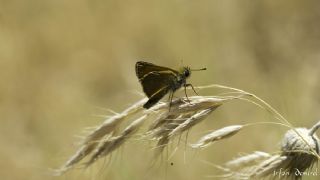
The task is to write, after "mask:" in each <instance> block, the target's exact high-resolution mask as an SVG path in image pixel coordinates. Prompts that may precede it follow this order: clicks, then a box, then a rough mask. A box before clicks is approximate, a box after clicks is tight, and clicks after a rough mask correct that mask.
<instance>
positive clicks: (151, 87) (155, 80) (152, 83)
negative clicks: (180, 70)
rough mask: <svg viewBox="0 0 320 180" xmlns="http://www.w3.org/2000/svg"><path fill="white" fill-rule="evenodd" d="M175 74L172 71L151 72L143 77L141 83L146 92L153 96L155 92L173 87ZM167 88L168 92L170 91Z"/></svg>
mask: <svg viewBox="0 0 320 180" xmlns="http://www.w3.org/2000/svg"><path fill="white" fill-rule="evenodd" d="M175 78H176V77H175V75H174V74H172V73H170V72H163V71H162V72H161V71H160V72H150V73H148V74H147V75H145V76H144V77H143V78H142V79H141V81H140V82H141V85H142V88H143V91H144V92H145V94H146V95H147V96H148V97H149V98H151V97H152V96H153V95H154V94H157V93H158V92H160V91H161V92H162V91H164V90H166V89H168V90H169V89H171V86H172V83H173V81H174V79H175ZM168 90H166V93H167V92H168Z"/></svg>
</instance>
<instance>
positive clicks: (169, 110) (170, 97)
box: [168, 91, 173, 112]
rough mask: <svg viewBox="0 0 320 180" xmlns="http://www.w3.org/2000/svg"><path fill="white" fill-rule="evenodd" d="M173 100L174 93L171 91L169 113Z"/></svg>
mask: <svg viewBox="0 0 320 180" xmlns="http://www.w3.org/2000/svg"><path fill="white" fill-rule="evenodd" d="M172 98H173V91H170V92H169V100H168V101H169V112H170V109H171V103H172Z"/></svg>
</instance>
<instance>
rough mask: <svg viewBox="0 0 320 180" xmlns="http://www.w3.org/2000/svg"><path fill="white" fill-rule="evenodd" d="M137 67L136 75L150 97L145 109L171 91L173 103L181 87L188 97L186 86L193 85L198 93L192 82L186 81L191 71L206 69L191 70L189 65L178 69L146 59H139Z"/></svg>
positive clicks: (170, 98)
mask: <svg viewBox="0 0 320 180" xmlns="http://www.w3.org/2000/svg"><path fill="white" fill-rule="evenodd" d="M135 68H136V75H137V77H138V79H139V81H140V83H141V85H142V88H143V91H144V93H145V94H146V95H147V97H148V98H149V100H148V101H147V102H146V103H145V104H144V105H143V107H144V108H145V109H149V108H150V107H152V106H153V105H155V104H156V103H157V102H159V101H160V99H162V98H163V96H165V95H166V94H167V93H169V100H170V105H171V101H172V98H173V94H174V92H175V91H176V90H178V89H179V88H181V87H184V88H185V94H186V97H187V98H188V96H187V93H186V88H187V87H188V86H191V87H192V89H193V91H194V92H195V93H196V91H195V90H194V88H193V86H192V84H188V83H186V79H187V78H188V77H190V75H191V71H200V70H206V68H202V69H197V70H191V69H190V68H189V67H182V68H181V69H180V70H179V71H177V70H173V69H171V68H168V67H163V66H157V65H155V64H152V63H148V62H144V61H138V62H137V63H136V67H135ZM196 94H197V93H196Z"/></svg>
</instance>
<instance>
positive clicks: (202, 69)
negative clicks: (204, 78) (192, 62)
mask: <svg viewBox="0 0 320 180" xmlns="http://www.w3.org/2000/svg"><path fill="white" fill-rule="evenodd" d="M190 70H191V71H204V70H207V68H201V69H190Z"/></svg>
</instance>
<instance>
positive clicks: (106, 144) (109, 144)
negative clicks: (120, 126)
mask: <svg viewBox="0 0 320 180" xmlns="http://www.w3.org/2000/svg"><path fill="white" fill-rule="evenodd" d="M146 117H147V115H144V116H142V117H140V118H139V119H137V120H135V121H133V122H132V123H131V124H130V125H129V126H128V127H126V129H125V130H124V131H123V132H122V133H121V134H120V135H119V136H115V137H111V138H108V139H107V140H104V141H102V142H101V143H100V144H99V146H98V147H97V149H96V151H95V152H94V153H93V155H92V156H91V158H90V160H89V161H88V162H87V163H86V164H87V166H89V165H91V164H92V163H93V162H95V161H96V160H98V159H99V158H101V157H104V156H106V155H108V154H110V153H111V152H113V151H114V150H116V149H117V148H119V147H120V146H121V145H122V144H123V143H125V141H126V140H128V139H129V138H130V137H131V136H132V134H134V133H135V132H136V131H137V130H138V129H139V128H140V127H141V125H142V124H143V122H144V120H145V119H146Z"/></svg>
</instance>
